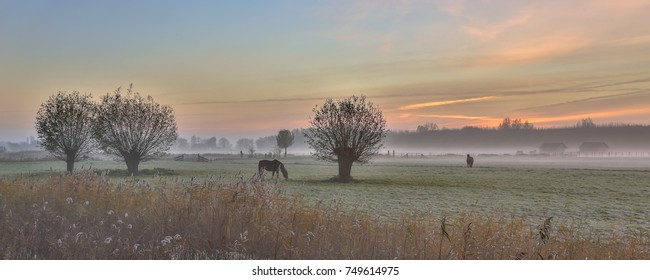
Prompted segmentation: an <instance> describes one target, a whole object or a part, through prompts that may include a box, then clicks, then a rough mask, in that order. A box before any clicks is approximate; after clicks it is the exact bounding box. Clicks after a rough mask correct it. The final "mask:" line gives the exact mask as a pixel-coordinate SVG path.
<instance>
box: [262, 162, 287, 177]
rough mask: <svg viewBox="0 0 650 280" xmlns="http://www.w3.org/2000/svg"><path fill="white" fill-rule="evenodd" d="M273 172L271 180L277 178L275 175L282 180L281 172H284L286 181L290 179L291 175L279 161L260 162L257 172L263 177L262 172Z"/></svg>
mask: <svg viewBox="0 0 650 280" xmlns="http://www.w3.org/2000/svg"><path fill="white" fill-rule="evenodd" d="M264 170H266V171H271V172H272V173H271V178H273V176H275V174H276V173H277V174H278V178H280V172H282V176H284V179H289V173H288V172H287V169H286V168H284V164H282V162H280V161H279V160H277V159H274V160H265V159H263V160H260V162H259V163H258V164H257V171H258V172H259V174H260V176H261V175H262V171H264Z"/></svg>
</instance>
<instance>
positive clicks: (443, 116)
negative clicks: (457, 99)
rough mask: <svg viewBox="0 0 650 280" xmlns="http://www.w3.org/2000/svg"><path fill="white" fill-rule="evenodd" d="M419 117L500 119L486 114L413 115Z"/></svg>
mask: <svg viewBox="0 0 650 280" xmlns="http://www.w3.org/2000/svg"><path fill="white" fill-rule="evenodd" d="M415 116H417V117H420V118H439V119H461V120H479V121H501V119H498V118H493V117H487V116H467V115H415Z"/></svg>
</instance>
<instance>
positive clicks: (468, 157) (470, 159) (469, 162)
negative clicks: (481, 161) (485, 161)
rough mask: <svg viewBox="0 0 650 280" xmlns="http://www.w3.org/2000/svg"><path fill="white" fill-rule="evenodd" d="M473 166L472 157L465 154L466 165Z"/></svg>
mask: <svg viewBox="0 0 650 280" xmlns="http://www.w3.org/2000/svg"><path fill="white" fill-rule="evenodd" d="M472 166H474V158H473V157H471V156H470V155H469V154H467V167H472Z"/></svg>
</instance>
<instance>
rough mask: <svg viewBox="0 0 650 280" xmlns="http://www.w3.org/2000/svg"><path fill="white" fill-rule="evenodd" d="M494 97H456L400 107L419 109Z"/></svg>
mask: <svg viewBox="0 0 650 280" xmlns="http://www.w3.org/2000/svg"><path fill="white" fill-rule="evenodd" d="M492 98H495V96H483V97H475V98H465V99H456V100H444V101H434V102H427V103H418V104H411V105H406V106H402V107H399V108H398V109H399V110H412V109H419V108H424V107H434V106H442V105H449V104H455V103H464V102H472V101H479V100H486V99H492Z"/></svg>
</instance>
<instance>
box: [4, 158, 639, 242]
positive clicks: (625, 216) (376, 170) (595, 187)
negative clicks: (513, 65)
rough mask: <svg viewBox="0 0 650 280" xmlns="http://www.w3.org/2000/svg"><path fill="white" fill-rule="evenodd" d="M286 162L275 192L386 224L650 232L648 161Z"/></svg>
mask: <svg viewBox="0 0 650 280" xmlns="http://www.w3.org/2000/svg"><path fill="white" fill-rule="evenodd" d="M281 160H282V161H283V162H284V163H285V165H286V167H287V169H288V170H289V180H286V181H285V180H284V179H280V180H278V184H279V185H280V186H281V187H282V189H283V190H284V191H286V192H287V193H290V194H299V195H301V196H302V197H303V199H304V201H306V202H307V203H310V204H315V203H318V202H324V203H330V202H332V201H337V202H341V203H343V204H346V205H350V206H352V207H355V208H357V209H358V210H360V211H363V212H367V213H368V214H369V215H371V216H373V217H376V218H379V219H384V220H388V221H391V220H392V221H396V220H398V219H400V217H402V216H404V215H407V216H410V215H412V216H416V217H418V216H424V215H429V214H433V215H435V216H449V217H454V216H456V215H459V214H461V213H476V214H480V215H490V216H493V215H499V216H506V217H515V218H526V219H532V220H534V221H535V222H532V221H531V223H532V224H536V221H539V220H541V219H543V218H544V217H549V216H552V217H554V221H557V222H561V223H571V224H574V225H579V226H580V227H581V228H582V229H584V230H585V231H596V232H605V233H607V232H626V233H630V234H634V233H636V232H638V231H639V230H644V231H648V230H650V220H648V217H650V207H648V198H650V159H647V158H607V159H579V158H570V157H566V158H564V157H557V158H556V157H542V158H535V157H526V158H522V157H486V158H480V157H478V158H477V163H476V166H475V167H474V168H471V169H470V168H466V167H464V162H463V160H464V159H463V158H462V157H454V156H444V157H443V156H440V157H425V158H411V159H393V158H383V157H379V158H377V159H376V160H374V161H373V162H372V163H371V164H367V165H355V166H354V167H353V169H352V176H353V177H354V179H355V181H354V182H353V183H349V184H342V183H336V182H333V181H331V180H330V179H331V178H332V177H334V176H335V175H336V172H337V167H336V165H335V164H333V163H325V162H319V161H315V160H313V159H311V158H309V157H288V158H284V159H281ZM256 166H257V159H239V158H236V157H232V158H230V157H222V158H216V157H215V158H213V160H212V161H210V162H178V161H150V162H145V163H143V164H141V166H140V169H141V170H143V171H144V172H143V174H145V175H143V176H141V180H144V181H147V180H153V177H154V176H156V175H152V174H154V173H160V174H162V176H156V177H157V179H159V178H160V177H162V178H165V179H167V180H169V181H174V182H179V181H180V182H189V181H192V180H193V181H194V182H201V181H206V180H214V179H219V178H223V179H224V180H232V179H233V178H244V179H248V178H250V177H252V176H254V173H255V169H256ZM89 168H94V169H97V170H99V171H106V170H110V172H109V175H110V176H111V177H112V178H114V179H115V180H119V178H121V177H125V176H124V174H125V171H124V170H125V169H126V167H125V165H124V164H123V163H120V162H114V161H93V162H80V163H77V165H76V169H89ZM64 170H65V163H64V162H59V161H52V162H0V177H2V176H4V177H42V176H46V175H48V174H52V173H59V172H63V171H64ZM268 177H269V175H268V174H267V179H266V180H270V178H268ZM192 178H193V179H192ZM273 182H275V179H273Z"/></svg>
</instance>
